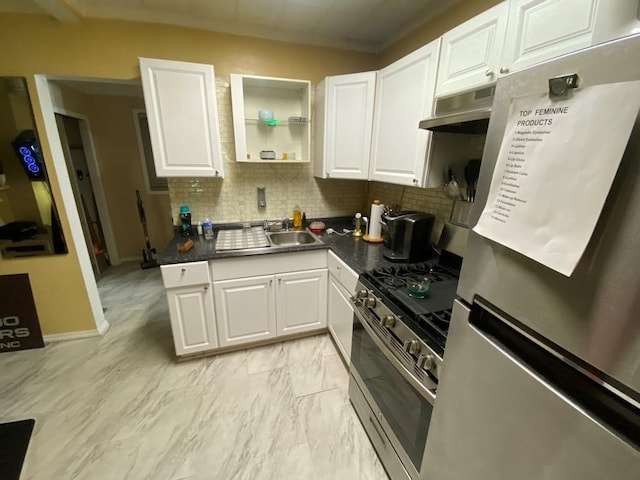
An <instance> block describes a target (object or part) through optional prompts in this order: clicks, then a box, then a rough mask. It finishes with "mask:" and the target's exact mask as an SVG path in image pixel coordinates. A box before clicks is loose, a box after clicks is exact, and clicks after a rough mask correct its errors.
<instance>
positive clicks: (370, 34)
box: [0, 0, 460, 52]
mask: <svg viewBox="0 0 640 480" xmlns="http://www.w3.org/2000/svg"><path fill="white" fill-rule="evenodd" d="M458 1H460V0H0V12H13V13H29V14H44V15H51V16H53V17H55V18H56V19H58V20H59V21H61V22H78V21H82V19H83V18H107V19H121V20H134V21H142V22H153V23H164V24H172V25H182V26H187V27H193V28H202V29H206V30H212V31H217V32H224V33H232V34H239V35H248V36H252V37H258V38H268V39H273V40H282V41H288V42H296V43H303V44H310V45H322V46H329V47H336V48H343V49H349V50H358V51H367V52H378V51H380V50H381V49H384V48H385V47H387V46H389V45H390V44H392V43H394V42H395V41H396V40H398V39H399V38H401V37H402V36H404V35H405V34H407V33H409V32H410V31H411V30H413V29H415V28H416V27H418V26H419V25H421V24H423V23H425V22H426V21H428V20H429V19H431V18H433V17H434V16H435V15H437V14H439V13H441V12H442V11H444V10H446V9H447V8H449V7H451V6H452V5H453V4H455V3H457V2H458Z"/></svg>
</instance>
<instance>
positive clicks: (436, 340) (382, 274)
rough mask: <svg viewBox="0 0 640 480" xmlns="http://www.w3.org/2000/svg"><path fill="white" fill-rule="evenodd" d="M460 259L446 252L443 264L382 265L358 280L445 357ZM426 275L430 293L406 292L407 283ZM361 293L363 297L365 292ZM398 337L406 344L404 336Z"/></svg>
mask: <svg viewBox="0 0 640 480" xmlns="http://www.w3.org/2000/svg"><path fill="white" fill-rule="evenodd" d="M443 259H445V260H443ZM461 261H462V259H460V258H455V257H454V256H451V255H446V252H445V256H443V257H441V262H440V263H434V262H423V263H413V264H404V265H394V266H390V267H383V268H379V269H376V270H371V271H368V272H365V273H363V274H362V275H360V278H359V282H360V284H361V286H362V287H363V288H362V289H361V290H367V291H368V292H370V293H368V294H367V297H372V296H375V297H377V298H378V299H379V300H378V301H379V302H381V303H383V304H384V305H385V307H386V308H387V309H388V310H389V311H390V312H391V314H392V315H394V316H395V317H396V318H397V319H398V318H399V319H401V320H402V321H403V322H404V323H405V324H406V325H407V327H408V328H409V329H410V330H412V331H413V332H414V334H415V335H417V336H419V337H420V339H421V340H422V341H424V342H425V343H426V344H427V345H428V346H429V347H430V348H431V349H433V350H434V351H435V353H437V354H438V356H439V357H440V358H442V356H443V354H444V347H445V344H446V339H447V332H448V331H449V320H450V318H451V307H452V305H453V301H454V299H455V297H456V289H457V286H458V276H459V273H460V262H461ZM423 278H428V279H429V281H430V286H429V290H428V292H427V295H426V296H425V297H424V298H415V297H412V296H411V295H410V294H409V293H408V291H407V282H409V281H414V280H421V279H423ZM358 294H359V295H361V296H362V297H363V298H364V293H363V292H362V291H359V292H358ZM369 303H370V304H372V303H373V302H371V301H369ZM388 322H389V320H387V323H388ZM399 340H400V341H402V342H403V344H404V339H399Z"/></svg>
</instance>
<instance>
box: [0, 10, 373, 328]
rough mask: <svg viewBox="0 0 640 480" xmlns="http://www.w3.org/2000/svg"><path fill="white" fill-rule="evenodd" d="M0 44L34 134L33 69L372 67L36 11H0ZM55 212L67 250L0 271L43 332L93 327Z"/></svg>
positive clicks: (260, 43)
mask: <svg viewBox="0 0 640 480" xmlns="http://www.w3.org/2000/svg"><path fill="white" fill-rule="evenodd" d="M0 45H2V51H3V54H2V55H1V56H0V75H6V76H12V75H14V76H26V77H27V78H28V86H29V91H30V93H31V95H32V104H33V106H34V114H35V119H36V125H37V128H38V130H39V131H40V132H44V127H43V119H42V114H41V112H40V110H39V108H38V105H37V103H38V102H37V101H35V100H36V94H35V82H34V80H33V75H34V74H37V73H39V74H49V75H68V76H84V77H100V78H118V79H131V78H136V77H139V75H140V73H139V69H138V57H139V56H147V57H155V58H166V59H171V60H183V61H191V62H201V63H209V64H213V65H214V66H215V70H216V74H222V75H227V74H229V73H254V74H260V75H267V76H279V77H289V78H304V79H309V80H311V81H312V82H314V83H316V82H318V81H319V80H321V79H322V78H323V77H325V76H326V75H333V74H340V73H349V72H358V71H365V70H371V69H373V68H375V67H376V65H377V61H376V56H375V55H373V54H363V53H357V52H347V51H342V50H336V49H330V48H322V47H309V46H303V45H296V44H292V43H285V42H273V41H268V40H263V39H252V38H247V37H241V36H234V35H226V34H218V33H213V32H206V31H200V30H195V29H189V28H182V27H172V26H165V25H154V24H147V23H136V22H124V21H109V20H83V21H82V22H80V23H78V24H74V25H66V24H60V23H58V22H57V21H56V20H54V19H52V18H49V17H45V16H38V15H17V14H0ZM41 144H42V145H41V146H42V149H43V154H44V157H45V163H46V164H47V166H48V171H49V172H50V173H51V184H52V190H53V194H54V198H55V199H56V200H57V203H58V205H60V204H61V200H60V198H61V196H60V189H59V184H58V179H57V178H56V176H55V173H54V172H52V170H53V169H52V167H51V149H50V146H49V141H48V139H47V138H44V136H43V135H41ZM59 210H62V208H59ZM60 216H61V222H62V226H63V230H64V232H65V236H66V238H67V243H68V246H69V254H68V255H57V256H52V257H46V258H37V259H35V258H27V259H16V260H0V274H8V273H29V275H30V279H31V284H32V288H33V291H34V297H35V301H36V308H37V309H38V315H39V317H40V323H41V325H42V329H43V332H44V333H45V334H50V333H62V332H69V331H75V330H88V329H93V328H95V324H94V321H93V318H92V315H91V309H90V305H89V300H88V296H87V294H86V290H85V288H84V284H83V280H82V276H81V273H80V266H79V262H78V256H77V252H76V250H75V246H74V245H73V244H72V242H71V241H70V231H69V222H68V219H67V216H66V214H65V213H64V212H63V211H61V212H60ZM158 247H160V246H158ZM79 248H84V245H80V246H79Z"/></svg>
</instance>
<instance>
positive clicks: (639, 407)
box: [424, 36, 640, 480]
mask: <svg viewBox="0 0 640 480" xmlns="http://www.w3.org/2000/svg"><path fill="white" fill-rule="evenodd" d="M638 59H640V36H635V37H629V38H626V39H622V40H617V41H614V42H610V43H607V44H603V45H600V46H597V47H593V48H590V49H586V50H583V51H580V52H577V53H574V54H571V55H567V56H563V57H560V58H558V59H555V60H553V61H550V62H547V63H543V64H540V65H537V66H534V67H532V68H530V69H527V70H524V71H521V72H517V73H514V74H511V75H508V76H506V77H504V78H502V79H500V80H498V84H497V89H496V100H495V103H494V106H493V112H492V116H491V122H490V124H489V130H488V133H487V142H486V144H485V149H484V155H483V161H482V170H481V174H480V181H479V184H478V192H477V201H476V205H475V207H474V211H473V214H472V224H475V223H476V222H477V220H478V218H479V216H480V214H481V212H482V209H483V207H484V205H485V203H486V200H487V195H488V191H489V186H490V182H491V177H492V173H493V169H494V167H495V162H496V159H497V156H498V152H499V149H500V145H501V141H502V136H503V132H504V130H505V126H506V123H507V119H508V111H509V104H510V99H511V98H516V97H520V96H524V95H529V94H544V93H545V92H548V90H549V80H550V79H552V78H555V77H559V76H562V75H571V74H574V73H575V74H577V75H578V79H579V83H578V87H579V88H578V89H576V90H574V91H573V94H572V95H573V99H574V101H577V100H579V98H580V88H581V87H587V86H591V85H602V84H609V83H616V82H625V81H632V80H640V62H638ZM576 128H579V126H578V125H576ZM606 128H607V125H602V129H603V130H604V129H606ZM638 182H640V121H638V120H636V124H635V128H634V130H633V132H632V134H631V138H630V140H629V143H628V145H627V148H626V151H625V154H624V157H623V159H622V162H621V165H620V167H619V170H618V173H617V176H616V179H615V181H614V184H613V186H612V188H611V191H610V192H609V196H608V198H607V201H606V204H605V207H604V209H603V212H602V215H601V217H600V220H599V222H598V224H597V226H596V230H595V231H594V233H593V236H592V238H591V241H590V243H589V245H588V247H587V250H586V252H585V253H584V255H583V257H582V259H581V260H580V262H579V264H578V266H577V268H576V269H575V271H574V273H573V274H572V275H571V277H570V278H566V277H564V276H563V275H561V274H559V273H556V272H554V271H553V270H551V269H549V268H546V267H544V266H542V265H540V264H538V263H536V262H534V261H533V260H530V259H529V258H527V257H525V256H523V255H520V254H518V253H516V252H514V251H512V250H509V249H507V248H505V247H503V246H501V245H499V244H497V243H494V242H491V241H490V240H487V239H485V238H484V237H481V236H479V235H477V234H475V233H473V232H470V235H469V242H468V244H467V252H466V256H465V261H464V265H463V268H462V275H461V278H460V283H459V286H458V294H459V296H460V298H459V299H458V300H456V302H455V304H454V308H453V315H452V320H451V329H450V334H449V336H448V339H447V349H446V354H445V356H444V367H443V373H442V375H441V376H440V382H439V387H438V395H437V400H436V404H435V409H434V412H433V416H432V419H431V428H430V431H429V439H428V442H427V443H428V444H427V450H426V458H425V472H424V478H428V479H429V480H459V479H471V478H473V479H478V480H484V479H487V480H488V479H490V480H513V479H518V480H534V479H535V480H538V479H545V480H590V479H593V480H596V479H598V480H601V479H604V478H615V479H617V480H625V479H629V480H631V479H638V478H640V322H639V320H638V311H639V307H640V296H639V292H640V269H639V268H638V265H640V189H638V188H637V185H638ZM540 189H541V190H540V191H541V194H544V186H543V185H541V186H540ZM558 209H559V210H561V209H562V205H558Z"/></svg>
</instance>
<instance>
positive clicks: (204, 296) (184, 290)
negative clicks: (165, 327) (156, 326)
mask: <svg viewBox="0 0 640 480" xmlns="http://www.w3.org/2000/svg"><path fill="white" fill-rule="evenodd" d="M167 301H168V302H169V315H170V317H171V330H172V332H173V342H174V345H175V349H176V354H177V355H188V354H191V353H197V352H204V351H206V350H212V349H214V348H217V347H218V337H217V335H216V324H215V316H214V313H213V295H212V293H211V288H210V286H209V284H206V285H193V286H188V287H178V288H170V289H168V290H167Z"/></svg>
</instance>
